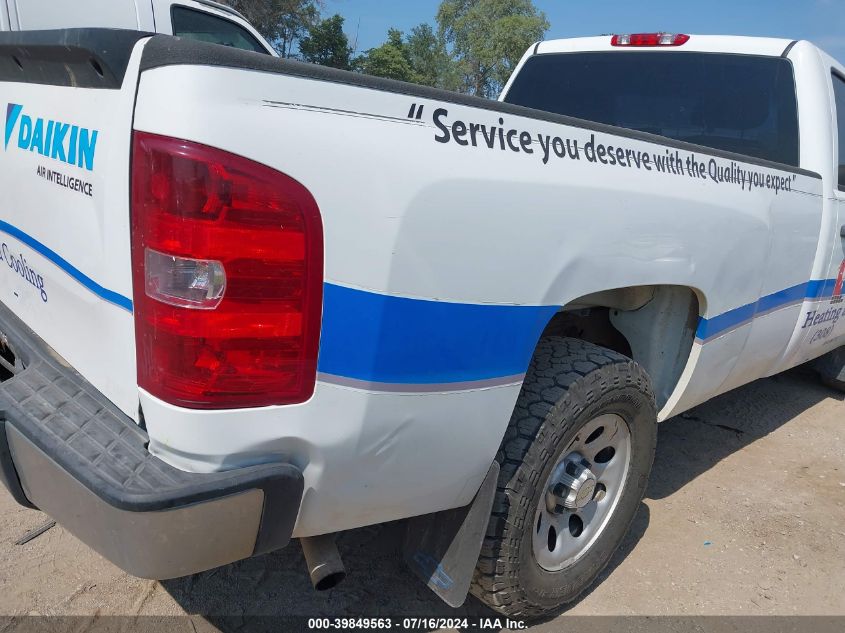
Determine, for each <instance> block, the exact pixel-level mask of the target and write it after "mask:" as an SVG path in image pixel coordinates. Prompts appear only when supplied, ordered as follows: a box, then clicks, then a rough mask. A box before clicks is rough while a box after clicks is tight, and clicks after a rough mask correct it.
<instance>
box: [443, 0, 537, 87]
mask: <svg viewBox="0 0 845 633" xmlns="http://www.w3.org/2000/svg"><path fill="white" fill-rule="evenodd" d="M437 24H438V32H439V34H440V35H441V36H442V37H443V39H444V40H445V41H446V42H447V44H448V45H449V46H450V47H451V50H450V52H451V54H452V56H453V58H454V59H455V60H456V61H457V63H458V64H459V65H460V73H461V75H462V79H463V89H464V90H465V91H466V92H469V93H471V94H475V95H478V96H481V97H491V98H492V97H495V96H496V95H497V94H498V93H499V91H500V90H501V88H502V87H503V86H504V84H505V83H506V82H507V80H508V77H509V76H510V74H511V73H512V72H513V69H514V67H515V66H516V64H517V63H518V62H519V60H520V58H521V57H522V55H523V54H524V53H525V51H526V50H527V49H528V47H529V46H530V45H531V44H532V43H533V42H536V41H537V40H539V39H541V38H542V37H543V34H544V33H545V32H546V31H547V30H548V28H549V22H548V20H547V19H546V15H545V14H544V13H543V12H541V11H538V10H537V7H535V6H534V3H533V2H532V1H531V0H443V2H441V3H440V8H439V9H438V11H437Z"/></svg>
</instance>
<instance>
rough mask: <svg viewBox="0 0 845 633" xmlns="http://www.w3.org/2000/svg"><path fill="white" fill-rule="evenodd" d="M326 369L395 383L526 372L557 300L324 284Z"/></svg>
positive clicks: (467, 379) (322, 347) (323, 350)
mask: <svg viewBox="0 0 845 633" xmlns="http://www.w3.org/2000/svg"><path fill="white" fill-rule="evenodd" d="M323 288H324V297H323V302H324V303H323V331H322V337H321V341H320V358H319V364H318V367H319V371H320V372H321V373H323V374H331V375H334V376H343V377H346V378H353V379H356V380H362V381H368V382H374V383H390V384H405V385H407V384H416V385H426V384H444V383H454V382H470V381H479V380H486V379H490V378H499V377H502V376H511V375H514V374H523V373H525V371H526V370H527V369H528V364H529V362H530V361H531V355H532V354H533V353H534V348H535V346H536V345H537V339H538V338H539V337H540V334H541V333H542V331H543V329H544V328H545V327H546V324H547V323H548V322H549V320H550V319H551V318H552V317H553V316H554V315H555V313H556V312H557V311H558V307H557V306H501V305H476V304H464V303H449V302H445V301H429V300H422V299H408V298H403V297H391V296H387V295H381V294H376V293H373V292H366V291H363V290H355V289H352V288H346V287H343V286H336V285H334V284H329V283H326V284H324V286H323Z"/></svg>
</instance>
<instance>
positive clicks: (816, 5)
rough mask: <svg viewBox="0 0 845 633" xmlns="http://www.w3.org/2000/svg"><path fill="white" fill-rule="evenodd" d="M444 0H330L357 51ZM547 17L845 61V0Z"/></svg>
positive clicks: (608, 3)
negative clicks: (766, 40) (772, 40)
mask: <svg viewBox="0 0 845 633" xmlns="http://www.w3.org/2000/svg"><path fill="white" fill-rule="evenodd" d="M439 4H440V2H439V0H393V1H390V0H325V1H324V6H325V10H324V14H325V15H326V16H328V15H333V14H334V13H339V14H340V15H342V16H343V17H344V18H346V24H345V30H346V33H347V35H348V36H349V41H350V43H352V44H355V42H356V36H357V47H356V53H360V52H361V51H365V50H367V49H369V48H373V47H375V46H378V45H379V44H381V43H382V42H384V40H385V38H386V35H387V29H388V28H390V27H395V28H398V29H399V30H401V31H409V30H410V29H411V28H412V27H414V26H416V25H417V24H420V23H421V22H430V23H432V24H434V16H435V14H436V13H437V7H438V5H439ZM534 4H535V5H536V6H537V7H538V8H539V9H540V10H542V11H544V12H545V14H546V16H547V17H548V20H549V23H550V24H551V28H550V29H549V31H548V33H546V39H555V38H561V37H580V36H584V35H601V34H603V33H644V32H655V31H666V32H672V33H689V34H703V35H759V36H770V37H784V38H788V39H806V40H810V41H812V42H814V43H815V44H817V45H819V46H820V47H821V48H823V49H824V50H826V51H827V52H828V53H830V54H831V55H833V56H834V57H836V58H837V59H839V61H841V62H843V63H845V0H703V1H700V0H693V1H690V0H670V1H667V0H654V1H652V0H639V1H636V0H634V1H632V0H593V1H592V2H590V1H587V0H534Z"/></svg>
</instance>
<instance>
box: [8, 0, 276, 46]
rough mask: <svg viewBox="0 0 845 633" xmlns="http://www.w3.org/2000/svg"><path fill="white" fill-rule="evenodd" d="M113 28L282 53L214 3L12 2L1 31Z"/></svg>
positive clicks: (241, 19) (190, 0) (159, 0)
mask: <svg viewBox="0 0 845 633" xmlns="http://www.w3.org/2000/svg"><path fill="white" fill-rule="evenodd" d="M69 28H110V29H128V30H133V31H147V32H150V33H161V34H164V35H175V36H177V37H185V38H189V39H196V40H200V41H203V42H211V43H213V44H223V45H225V46H231V47H233V48H239V49H242V50H247V51H253V52H256V53H264V54H267V55H274V56H275V55H276V51H275V50H274V49H273V47H272V46H271V45H270V44H269V43H268V42H267V40H265V39H264V38H263V37H262V36H261V34H260V33H259V32H258V31H256V30H255V28H254V27H253V26H252V25H251V24H250V23H249V22H247V20H246V18H245V17H244V16H243V15H241V14H240V13H238V12H237V11H235V10H234V9H232V8H231V7H228V6H226V5H225V4H221V3H219V2H213V1H212V0H178V1H177V2H174V1H173V0H86V2H69V1H68V0H60V1H59V2H56V1H55V0H8V2H2V3H0V31H38V30H52V29H69Z"/></svg>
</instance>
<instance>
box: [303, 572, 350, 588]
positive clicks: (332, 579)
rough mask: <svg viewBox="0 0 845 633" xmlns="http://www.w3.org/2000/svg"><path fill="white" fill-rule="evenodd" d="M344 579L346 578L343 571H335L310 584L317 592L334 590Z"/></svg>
mask: <svg viewBox="0 0 845 633" xmlns="http://www.w3.org/2000/svg"><path fill="white" fill-rule="evenodd" d="M344 578H346V572H345V571H336V572H334V573H333V574H329V575H328V576H324V577H323V578H321V579H319V580H318V581H317V582H314V581H313V579H312V581H311V582H312V584H313V585H314V589H316V590H317V591H328V590H329V589H334V588H335V587H337V586H338V585H339V584H340V583H342V582H343V580H344Z"/></svg>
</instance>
